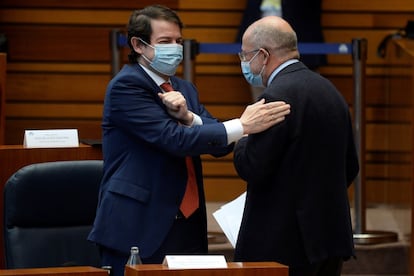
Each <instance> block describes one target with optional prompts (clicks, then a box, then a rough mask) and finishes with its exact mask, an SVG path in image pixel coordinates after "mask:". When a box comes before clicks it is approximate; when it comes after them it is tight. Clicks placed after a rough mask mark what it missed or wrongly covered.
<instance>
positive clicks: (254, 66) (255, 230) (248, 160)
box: [234, 16, 359, 276]
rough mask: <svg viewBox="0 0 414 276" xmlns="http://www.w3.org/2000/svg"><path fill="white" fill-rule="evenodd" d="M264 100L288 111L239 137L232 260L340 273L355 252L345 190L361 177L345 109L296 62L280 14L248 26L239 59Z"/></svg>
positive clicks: (297, 271)
mask: <svg viewBox="0 0 414 276" xmlns="http://www.w3.org/2000/svg"><path fill="white" fill-rule="evenodd" d="M239 55H240V59H241V66H242V71H243V73H244V75H245V77H246V80H248V81H249V82H250V83H251V84H253V85H264V86H266V88H265V90H264V92H263V97H264V98H265V99H266V101H285V102H287V103H289V104H290V106H291V114H290V115H289V116H287V117H286V119H285V120H284V121H283V122H281V123H280V124H278V125H275V126H274V127H272V128H270V129H268V130H266V131H264V132H262V133H258V134H253V135H249V136H248V137H245V138H242V139H241V140H239V141H238V142H237V144H236V146H235V149H234V165H235V167H236V170H237V172H238V174H239V175H240V177H242V178H243V179H244V180H245V181H246V182H247V195H246V205H245V209H244V214H243V219H242V223H241V227H240V232H239V236H238V241H237V244H236V249H235V260H236V261H277V262H280V263H282V264H286V265H288V266H289V275H290V276H310V275H312V276H317V275H329V276H339V275H340V274H341V268H342V262H343V260H345V259H348V258H350V257H351V256H353V255H354V245H353V233H352V225H351V217H350V206H349V201H348V194H347V188H348V187H349V185H350V184H351V183H352V181H353V180H354V178H355V177H356V175H357V174H358V170H359V164H358V158H357V152H356V148H355V144H354V137H353V129H352V122H351V118H350V114H349V108H348V105H347V103H346V102H345V100H344V99H343V97H342V95H341V94H340V93H339V91H337V89H336V88H335V87H334V85H333V84H332V83H331V82H329V81H328V80H327V79H325V78H323V77H322V76H320V75H319V74H317V73H315V72H313V71H311V70H310V69H308V68H307V67H306V66H305V65H304V64H303V63H302V62H300V61H299V60H298V59H299V52H298V49H297V38H296V34H295V32H294V30H293V29H292V27H291V26H290V25H289V23H287V22H286V21H285V20H283V19H282V18H280V17H275V16H270V17H265V18H262V19H260V20H258V21H256V22H255V23H253V24H252V25H250V27H248V29H247V30H246V32H245V33H244V35H243V40H242V52H241V53H240V54H239Z"/></svg>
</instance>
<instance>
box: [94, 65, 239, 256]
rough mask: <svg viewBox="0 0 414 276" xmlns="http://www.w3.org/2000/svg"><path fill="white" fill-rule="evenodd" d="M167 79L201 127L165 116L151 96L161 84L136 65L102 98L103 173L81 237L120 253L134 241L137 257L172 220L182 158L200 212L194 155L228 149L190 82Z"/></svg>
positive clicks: (156, 243)
mask: <svg viewBox="0 0 414 276" xmlns="http://www.w3.org/2000/svg"><path fill="white" fill-rule="evenodd" d="M171 82H172V86H173V87H174V89H175V90H178V91H180V92H181V93H182V94H183V95H184V97H185V98H186V100H187V105H188V108H189V110H191V111H193V112H194V113H196V114H198V115H199V116H200V117H201V118H202V120H203V125H202V126H194V127H191V128H190V127H186V126H182V125H179V124H178V123H177V122H176V121H175V120H174V119H172V118H171V117H170V116H169V115H168V113H167V111H166V109H165V106H164V105H163V104H162V102H161V100H160V99H159V97H158V95H157V93H158V92H160V91H161V89H160V87H158V86H157V85H156V83H155V82H154V81H153V80H152V79H151V78H150V77H149V76H148V74H147V73H146V72H145V71H144V70H143V69H142V68H141V67H140V66H139V65H137V64H135V65H125V66H124V67H123V68H122V70H121V71H120V72H119V73H118V74H117V75H116V76H115V77H114V78H113V79H112V80H111V82H110V83H109V85H108V87H107V91H106V96H105V103H104V110H103V121H102V128H103V157H104V176H103V180H102V184H101V189H100V194H99V203H98V208H97V214H96V219H95V223H94V226H93V229H92V231H91V233H90V234H89V237H88V239H89V240H91V241H93V242H96V243H97V244H100V245H103V246H105V247H108V248H112V249H115V250H118V251H120V252H124V253H125V254H128V253H129V250H130V247H131V246H134V245H137V246H138V247H139V248H140V255H141V256H142V257H143V258H147V257H150V256H151V255H152V254H153V253H154V252H155V251H156V250H157V249H158V248H159V247H160V244H161V242H162V241H163V240H164V238H165V236H166V235H167V233H168V231H169V229H170V228H171V225H172V224H173V222H174V219H175V216H176V214H177V212H178V209H179V205H180V203H181V199H182V197H183V195H184V190H185V185H186V181H187V173H186V165H185V156H192V157H193V161H194V166H195V170H196V176H197V184H198V188H199V194H200V206H201V207H200V208H202V209H203V213H204V215H205V199H204V192H203V183H202V171H201V162H200V157H199V155H200V154H206V153H209V154H213V155H215V156H222V155H225V154H227V153H229V152H230V151H231V150H232V146H228V145H227V134H226V131H225V128H224V126H223V124H222V123H219V122H218V121H217V120H216V119H215V118H213V117H212V116H211V115H210V114H209V113H208V112H207V110H205V109H204V107H203V106H202V105H201V104H200V103H199V101H198V94H197V91H196V89H195V87H194V86H193V85H192V84H191V83H189V82H187V81H184V80H182V79H179V78H176V77H171ZM204 223H205V226H204V229H205V232H206V237H207V225H206V220H205V222H204Z"/></svg>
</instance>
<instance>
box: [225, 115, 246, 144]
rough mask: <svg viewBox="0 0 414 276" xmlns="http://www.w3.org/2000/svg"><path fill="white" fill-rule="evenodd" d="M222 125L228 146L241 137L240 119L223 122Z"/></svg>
mask: <svg viewBox="0 0 414 276" xmlns="http://www.w3.org/2000/svg"><path fill="white" fill-rule="evenodd" d="M223 124H224V127H225V129H226V132H227V144H228V145H230V144H231V143H233V142H236V141H238V140H239V139H240V138H242V137H243V125H242V123H241V122H240V119H233V120H229V121H225V122H223Z"/></svg>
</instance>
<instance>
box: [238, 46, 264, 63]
mask: <svg viewBox="0 0 414 276" xmlns="http://www.w3.org/2000/svg"><path fill="white" fill-rule="evenodd" d="M258 51H260V49H255V50H252V51H248V52H244V51H241V52H239V53H238V55H239V58H240V60H241V61H246V59H247V57H246V56H247V55H248V54H252V53H256V52H258Z"/></svg>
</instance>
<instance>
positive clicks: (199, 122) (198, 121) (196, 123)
mask: <svg viewBox="0 0 414 276" xmlns="http://www.w3.org/2000/svg"><path fill="white" fill-rule="evenodd" d="M191 113H193V121H192V122H191V125H190V126H191V127H192V126H201V125H202V124H203V120H202V119H201V117H200V116H198V115H197V114H195V113H194V112H191Z"/></svg>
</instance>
